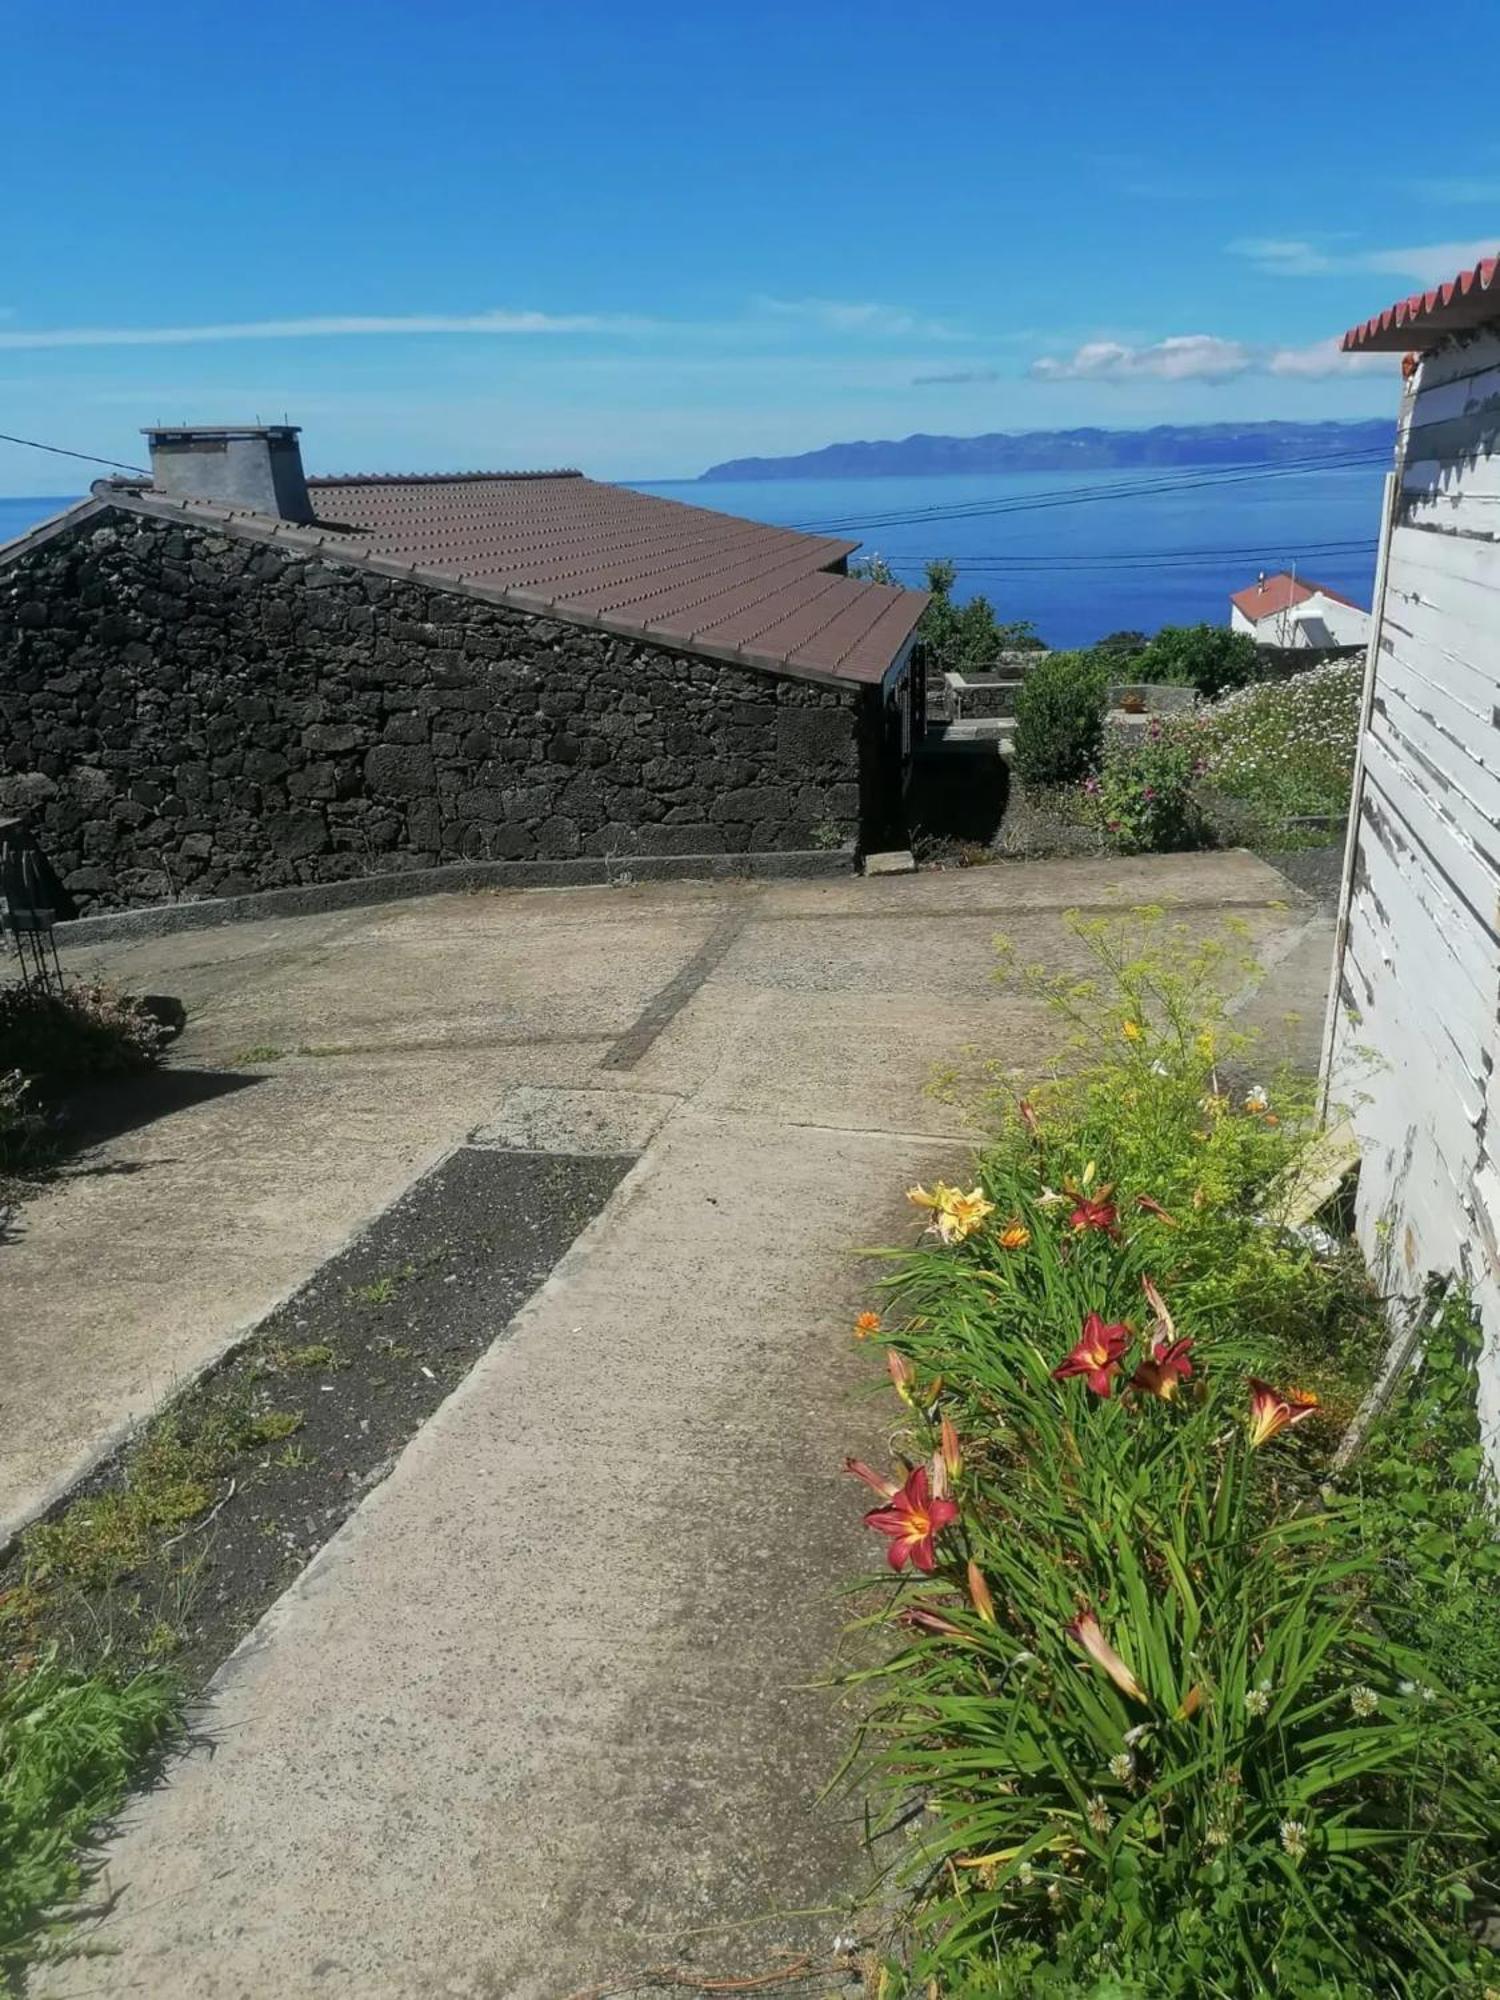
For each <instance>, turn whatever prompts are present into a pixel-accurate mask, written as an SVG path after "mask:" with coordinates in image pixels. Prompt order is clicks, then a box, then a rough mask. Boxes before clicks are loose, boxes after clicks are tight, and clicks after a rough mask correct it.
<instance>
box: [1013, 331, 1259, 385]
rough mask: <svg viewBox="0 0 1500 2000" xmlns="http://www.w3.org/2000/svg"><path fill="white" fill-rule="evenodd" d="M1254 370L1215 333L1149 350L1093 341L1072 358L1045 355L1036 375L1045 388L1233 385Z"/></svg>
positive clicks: (1176, 338)
mask: <svg viewBox="0 0 1500 2000" xmlns="http://www.w3.org/2000/svg"><path fill="white" fill-rule="evenodd" d="M1250 365H1251V355H1250V350H1249V349H1248V348H1247V347H1245V346H1243V345H1242V344H1241V343H1240V342H1239V341H1237V340H1219V339H1217V338H1216V337H1215V336H1214V335H1213V334H1211V333H1180V334H1174V335H1173V336H1172V337H1171V338H1170V339H1169V340H1158V341H1153V342H1152V343H1151V344H1150V345H1149V346H1146V347H1127V346H1126V345H1125V344H1124V342H1123V341H1118V340H1090V341H1085V343H1084V344H1083V346H1082V347H1080V348H1077V349H1076V350H1075V351H1074V352H1073V353H1072V354H1066V355H1056V354H1044V355H1043V356H1042V357H1041V358H1040V360H1037V361H1033V362H1032V364H1031V368H1030V371H1029V372H1030V373H1031V374H1032V375H1033V376H1034V377H1035V378H1036V380H1037V381H1039V382H1136V381H1140V380H1142V379H1143V378H1144V379H1147V380H1152V381H1158V382H1227V381H1228V380H1229V378H1230V377H1231V376H1233V375H1243V374H1244V373H1245V371H1246V369H1248V368H1249V367H1250Z"/></svg>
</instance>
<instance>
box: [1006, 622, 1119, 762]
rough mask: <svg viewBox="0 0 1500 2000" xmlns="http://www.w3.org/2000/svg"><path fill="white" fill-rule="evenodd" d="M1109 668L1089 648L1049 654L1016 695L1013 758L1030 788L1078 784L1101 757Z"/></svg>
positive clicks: (1042, 659)
mask: <svg viewBox="0 0 1500 2000" xmlns="http://www.w3.org/2000/svg"><path fill="white" fill-rule="evenodd" d="M1108 699H1109V682H1108V669H1107V666H1106V665H1105V663H1104V662H1102V661H1100V660H1098V659H1096V658H1095V657H1094V656H1093V655H1092V654H1089V653H1047V654H1045V655H1044V656H1043V657H1042V658H1041V659H1040V660H1038V661H1037V663H1036V665H1035V666H1034V667H1033V668H1032V669H1031V671H1030V672H1029V673H1028V674H1027V676H1026V679H1025V680H1024V681H1023V682H1022V684H1021V687H1020V690H1019V691H1018V693H1017V695H1016V735H1015V748H1014V751H1013V753H1012V759H1013V763H1014V766H1015V773H1016V776H1017V777H1018V778H1019V779H1020V781H1021V783H1022V784H1023V785H1025V786H1027V787H1028V788H1031V787H1037V788H1040V787H1042V786H1046V785H1070V784H1075V783H1077V781H1078V780H1079V779H1080V778H1083V777H1085V776H1086V775H1087V774H1088V773H1089V772H1090V771H1091V770H1093V768H1094V766H1095V764H1096V763H1097V762H1098V759H1099V751H1100V746H1101V744H1102V743H1103V740H1104V714H1105V706H1106V703H1107V701H1108Z"/></svg>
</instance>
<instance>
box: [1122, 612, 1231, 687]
mask: <svg viewBox="0 0 1500 2000" xmlns="http://www.w3.org/2000/svg"><path fill="white" fill-rule="evenodd" d="M1257 664H1258V655H1257V653H1256V650H1255V641H1254V640H1253V639H1252V638H1251V637H1250V635H1249V633H1248V632H1231V631H1230V630H1229V628H1228V626H1227V625H1163V627H1162V628H1161V630H1160V631H1159V632H1158V633H1157V635H1156V637H1155V638H1154V639H1153V640H1152V641H1151V643H1150V645H1149V646H1147V647H1146V649H1145V650H1144V652H1141V653H1138V654H1137V655H1136V657H1135V659H1134V660H1133V661H1132V663H1131V665H1132V672H1133V675H1134V678H1135V679H1136V680H1138V681H1164V682H1168V683H1171V684H1175V685H1176V686H1179V687H1192V688H1196V689H1197V690H1198V692H1199V694H1201V695H1203V696H1204V697H1205V698H1206V699H1208V700H1210V701H1212V700H1213V699H1214V698H1215V697H1216V696H1218V695H1221V694H1223V693H1224V692H1225V691H1226V690H1227V689H1229V688H1237V687H1244V686H1245V685H1246V684H1247V683H1248V682H1250V681H1252V680H1254V678H1255V674H1256V668H1257Z"/></svg>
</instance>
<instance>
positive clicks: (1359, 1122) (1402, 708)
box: [1326, 327, 1500, 1461]
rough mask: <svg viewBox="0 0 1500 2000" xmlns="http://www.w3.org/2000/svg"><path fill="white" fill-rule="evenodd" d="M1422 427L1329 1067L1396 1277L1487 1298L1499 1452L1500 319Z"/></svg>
mask: <svg viewBox="0 0 1500 2000" xmlns="http://www.w3.org/2000/svg"><path fill="white" fill-rule="evenodd" d="M1402 419H1403V420H1402V433H1401V445H1400V448H1399V451H1398V463H1397V484H1396V489H1395V493H1394V496H1393V497H1394V504H1393V506H1392V507H1391V510H1390V515H1389V522H1388V527H1387V530H1386V534H1387V540H1386V545H1385V549H1384V558H1383V566H1382V579H1381V582H1380V583H1379V584H1377V599H1376V603H1375V607H1374V619H1373V624H1372V631H1371V645H1372V649H1373V652H1372V658H1371V662H1370V668H1369V674H1368V681H1367V701H1368V711H1367V713H1368V721H1367V725H1366V727H1365V730H1364V732H1363V739H1362V771H1361V775H1360V777H1359V779H1358V780H1357V797H1356V815H1357V816H1356V819H1355V821H1354V824H1353V828H1352V832H1351V848H1350V864H1351V865H1350V868H1349V871H1348V876H1347V879H1346V883H1345V915H1344V921H1343V923H1342V925H1341V931H1342V938H1341V950H1340V957H1339V963H1338V965H1337V967H1336V971H1335V978H1336V988H1335V994H1334V999H1333V1004H1332V1006H1331V1008H1330V1033H1329V1045H1328V1054H1327V1058H1326V1060H1327V1062H1328V1064H1329V1079H1330V1095H1331V1099H1332V1101H1333V1103H1334V1104H1344V1105H1346V1106H1347V1107H1348V1108H1349V1109H1350V1112H1351V1115H1352V1117H1353V1120H1354V1124H1355V1129H1356V1131H1357V1133H1358V1135H1359V1138H1360V1142H1361V1150H1362V1155H1363V1164H1362V1168H1361V1175H1360V1191H1359V1207H1358V1217H1359V1230H1360V1237H1361V1241H1362V1242H1363V1244H1364V1248H1365V1251H1366V1254H1367V1255H1368V1256H1369V1258H1370V1259H1371V1261H1372V1263H1373V1265H1374V1266H1375V1268H1376V1270H1377V1272H1378V1273H1379V1275H1380V1277H1381V1279H1382V1281H1383V1282H1384V1283H1385V1284H1386V1286H1387V1288H1388V1289H1389V1290H1390V1291H1391V1292H1392V1293H1393V1294H1396V1295H1402V1296H1412V1295H1414V1294H1415V1293H1417V1292H1418V1291H1419V1290H1420V1288H1421V1285H1422V1281H1423V1279H1424V1277H1425V1276H1426V1274H1427V1273H1429V1272H1444V1273H1447V1272H1453V1273H1457V1274H1459V1275H1461V1276H1463V1277H1465V1278H1467V1279H1468V1280H1469V1281H1470V1283H1471V1284H1472V1285H1473V1288H1474V1291H1475V1293H1476V1296H1477V1298H1478V1301H1479V1304H1480V1309H1481V1311H1482V1314H1483V1316H1484V1321H1485V1328H1486V1334H1487V1347H1486V1355H1485V1362H1484V1365H1483V1368H1482V1379H1481V1413H1482V1417H1483V1421H1484V1424H1485V1430H1486V1435H1487V1437H1488V1439H1489V1442H1490V1447H1491V1452H1492V1455H1493V1456H1495V1457H1496V1459H1497V1461H1500V1085H1497V1082H1496V1079H1495V1054H1496V1047H1497V1011H1500V327H1491V328H1486V329H1484V330H1482V331H1481V332H1480V333H1478V334H1473V335H1469V336H1466V337H1462V338H1454V339H1450V340H1449V341H1447V342H1445V343H1444V344H1443V345H1442V346H1440V347H1438V348H1436V349H1434V350H1433V351H1432V352H1431V353H1429V354H1428V355H1427V356H1426V357H1425V358H1424V359H1423V361H1422V364H1421V366H1420V368H1419V369H1418V371H1417V373H1416V375H1415V376H1414V377H1413V379H1412V381H1411V382H1410V383H1409V385H1408V387H1407V392H1406V396H1405V399H1404V403H1403V412H1402Z"/></svg>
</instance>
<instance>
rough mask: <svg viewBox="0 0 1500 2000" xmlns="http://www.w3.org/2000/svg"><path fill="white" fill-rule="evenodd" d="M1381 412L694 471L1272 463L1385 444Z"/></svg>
mask: <svg viewBox="0 0 1500 2000" xmlns="http://www.w3.org/2000/svg"><path fill="white" fill-rule="evenodd" d="M1394 439H1395V427H1394V425H1393V424H1392V423H1391V421H1390V419H1389V418H1388V417H1377V418H1373V419H1371V420H1370V421H1368V422H1364V423H1319V424H1292V423H1259V424H1156V425H1154V426H1153V427H1152V429H1150V430H1144V431H1107V430H1092V429H1089V430H1075V431H989V432H987V433H986V434H985V436H983V437H969V438H964V437H929V436H927V435H926V434H925V433H924V432H921V431H918V432H916V433H915V434H914V435H913V436H911V437H905V438H880V439H876V440H874V441H872V442H867V441H865V440H863V439H861V440H859V441H857V442H855V443H852V444H826V445H824V446H823V447H822V449H821V450H819V451H804V452H798V453H797V454H796V455H795V456H794V457H791V458H727V459H725V460H724V462H723V464H722V465H711V466H710V467H709V468H708V470H707V471H706V472H703V473H700V474H699V480H700V481H709V480H728V479H882V478H891V477H901V476H906V477H912V476H920V477H923V478H930V477H933V476H934V475H940V474H943V473H949V472H1073V471H1079V472H1094V471H1108V470H1110V469H1112V468H1114V467H1117V466H1120V467H1123V466H1141V465H1273V464H1277V463H1279V462H1281V461H1282V460H1284V459H1293V458H1319V457H1324V456H1327V457H1340V456H1342V455H1343V454H1345V453H1346V452H1359V451H1389V450H1390V449H1391V446H1392V444H1393V442H1394Z"/></svg>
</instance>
